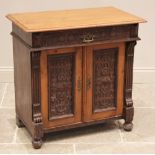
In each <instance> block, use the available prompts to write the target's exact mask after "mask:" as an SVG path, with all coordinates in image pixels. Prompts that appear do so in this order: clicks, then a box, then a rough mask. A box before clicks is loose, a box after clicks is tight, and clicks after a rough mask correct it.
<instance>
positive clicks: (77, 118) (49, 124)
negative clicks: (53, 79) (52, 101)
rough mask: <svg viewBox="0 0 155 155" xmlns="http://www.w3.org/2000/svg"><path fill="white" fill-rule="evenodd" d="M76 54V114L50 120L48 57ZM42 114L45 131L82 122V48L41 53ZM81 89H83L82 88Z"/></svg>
mask: <svg viewBox="0 0 155 155" xmlns="http://www.w3.org/2000/svg"><path fill="white" fill-rule="evenodd" d="M74 52H75V71H74V74H75V76H74V78H75V82H74V114H73V115H72V114H71V115H68V116H66V117H62V118H57V119H52V120H49V119H48V70H47V56H48V55H56V54H65V53H74ZM40 66H41V71H40V73H41V112H42V117H43V127H44V128H45V129H51V128H55V127H57V126H64V125H69V124H74V123H78V122H81V105H82V48H80V47H75V48H61V49H50V50H43V51H41V59H40ZM80 87H81V88H80Z"/></svg>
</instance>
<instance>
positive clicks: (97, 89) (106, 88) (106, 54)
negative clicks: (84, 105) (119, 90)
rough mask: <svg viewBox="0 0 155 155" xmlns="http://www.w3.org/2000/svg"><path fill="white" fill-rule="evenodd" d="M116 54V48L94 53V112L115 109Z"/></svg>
mask: <svg viewBox="0 0 155 155" xmlns="http://www.w3.org/2000/svg"><path fill="white" fill-rule="evenodd" d="M117 54H118V49H117V48H113V49H105V50H97V51H94V56H93V58H94V60H93V61H94V69H93V70H94V74H93V75H94V82H93V83H94V97H93V107H94V108H93V109H94V110H95V111H96V110H102V109H106V108H112V107H114V108H115V107H116V96H115V95H116V92H115V90H116V81H117V75H116V74H117Z"/></svg>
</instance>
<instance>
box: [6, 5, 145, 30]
mask: <svg viewBox="0 0 155 155" xmlns="http://www.w3.org/2000/svg"><path fill="white" fill-rule="evenodd" d="M6 17H7V18H8V19H9V20H11V21H12V22H13V23H14V24H15V25H17V26H19V27H20V28H21V29H23V30H24V31H25V32H41V31H56V30H67V29H76V28H88V27H100V26H111V25H112V26H113V25H124V24H134V23H143V22H146V21H145V20H144V19H142V18H140V17H137V16H135V15H132V14H129V13H127V12H124V11H122V10H119V9H116V8H114V7H104V8H103V7H102V8H88V9H74V10H61V11H60V10H59V11H46V12H31V13H14V14H8V15H7V16H6Z"/></svg>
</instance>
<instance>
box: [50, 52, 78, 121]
mask: <svg viewBox="0 0 155 155" xmlns="http://www.w3.org/2000/svg"><path fill="white" fill-rule="evenodd" d="M74 62H75V61H74V54H61V55H49V56H48V81H49V82H48V83H49V93H48V94H49V97H48V98H49V100H48V102H49V119H55V118H57V117H63V116H64V115H69V114H73V113H74V111H73V105H74V104H73V102H74V87H73V83H74Z"/></svg>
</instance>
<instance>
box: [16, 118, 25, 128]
mask: <svg viewBox="0 0 155 155" xmlns="http://www.w3.org/2000/svg"><path fill="white" fill-rule="evenodd" d="M16 125H17V126H18V127H19V128H22V127H25V125H24V124H23V122H22V121H21V120H20V119H19V117H18V116H16Z"/></svg>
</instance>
